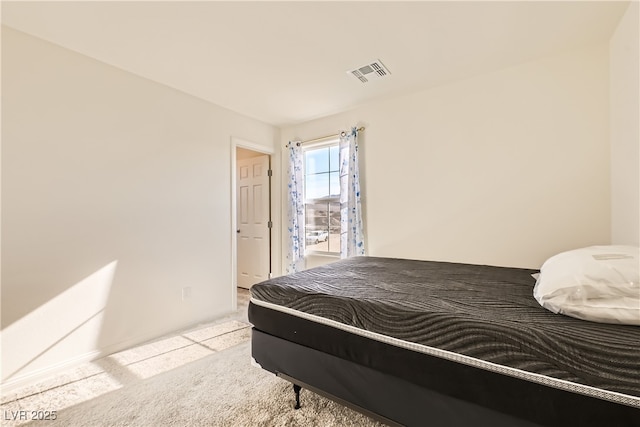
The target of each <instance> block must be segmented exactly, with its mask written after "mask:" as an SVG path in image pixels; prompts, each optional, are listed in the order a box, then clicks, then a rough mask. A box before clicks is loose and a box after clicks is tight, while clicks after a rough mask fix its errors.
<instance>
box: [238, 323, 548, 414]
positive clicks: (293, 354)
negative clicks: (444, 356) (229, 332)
mask: <svg viewBox="0 0 640 427" xmlns="http://www.w3.org/2000/svg"><path fill="white" fill-rule="evenodd" d="M251 340H252V356H253V358H254V360H256V361H257V362H258V363H259V364H260V366H261V367H262V368H263V369H266V370H267V371H270V372H272V373H274V374H276V375H277V376H279V377H281V378H283V379H285V380H287V381H289V382H291V383H292V384H293V385H294V392H295V393H296V395H295V399H296V406H297V407H301V406H303V405H300V401H299V391H300V388H304V389H308V390H310V391H312V392H314V393H317V394H319V395H321V396H324V397H327V398H328V399H331V400H333V401H335V402H337V403H340V404H342V405H344V406H347V407H349V408H351V409H354V410H356V411H358V412H360V413H363V414H364V415H367V416H369V417H371V418H373V419H375V420H377V421H380V422H382V423H384V424H387V425H390V426H402V425H405V426H422V425H429V426H478V427H480V426H487V427H489V426H491V427H520V426H521V427H534V426H537V425H538V424H535V423H532V422H530V421H527V420H523V419H518V418H516V417H513V416H510V415H506V414H503V413H500V412H496V411H493V410H490V409H486V408H483V407H482V406H478V405H475V404H472V403H468V402H465V401H462V400H458V399H455V398H451V397H449V396H446V395H443V394H440V393H437V392H434V391H432V390H429V389H426V388H423V387H419V386H417V385H415V384H412V383H410V382H408V381H405V380H403V379H400V378H397V377H394V376H391V375H387V374H384V373H381V372H379V371H376V370H373V369H370V368H368V367H366V366H362V365H359V364H356V363H353V362H350V361H348V360H344V359H340V358H338V357H335V356H333V355H330V354H327V353H323V352H320V351H317V350H314V349H311V348H308V347H305V346H302V345H299V344H296V343H293V342H290V341H286V340H283V339H281V338H277V337H274V336H272V335H269V334H266V333H263V332H261V331H259V330H256V329H255V328H254V329H253V331H252V338H251Z"/></svg>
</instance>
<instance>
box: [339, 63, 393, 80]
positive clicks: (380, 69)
mask: <svg viewBox="0 0 640 427" xmlns="http://www.w3.org/2000/svg"><path fill="white" fill-rule="evenodd" d="M347 74H351V75H352V76H354V77H355V78H357V79H358V80H360V81H361V82H362V83H367V82H368V81H370V80H375V79H379V78H382V77H387V76H388V75H389V74H391V73H390V72H389V70H388V69H387V68H386V67H385V66H384V64H382V61H380V60H379V59H376V60H373V61H371V62H370V63H368V64H366V65H363V66H361V67H358V68H356V69H354V70H350V71H347Z"/></svg>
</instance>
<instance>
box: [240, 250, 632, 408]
mask: <svg viewBox="0 0 640 427" xmlns="http://www.w3.org/2000/svg"><path fill="white" fill-rule="evenodd" d="M536 272H537V270H529V269H519V268H507V267H492V266H482V265H470V264H458V263H447V262H433V261H416V260H404V259H391V258H376V257H357V258H350V259H346V260H341V261H339V262H336V263H333V264H329V265H325V266H322V267H317V268H313V269H310V270H306V271H302V272H299V273H295V274H292V275H289V276H283V277H278V278H274V279H270V280H268V281H265V282H262V283H259V284H257V285H254V286H253V287H252V288H251V296H252V301H253V302H255V303H258V304H260V303H267V304H271V305H274V306H278V307H285V308H286V309H288V310H291V311H292V312H294V313H296V312H297V313H304V314H306V315H310V316H311V317H316V318H321V319H328V320H329V321H331V322H336V324H340V325H347V326H349V327H353V328H357V329H358V330H362V331H367V332H371V333H374V334H380V335H383V336H387V337H391V338H393V339H397V340H401V341H403V342H408V343H413V344H417V345H419V346H426V347H429V348H435V349H439V350H444V351H446V352H454V353H457V354H461V355H464V356H468V357H470V358H475V359H478V360H481V361H485V362H489V363H492V364H498V365H502V366H507V367H510V368H514V369H517V370H523V371H526V372H531V373H534V374H536V375H543V376H548V377H551V378H554V379H559V380H561V381H569V382H572V383H577V384H583V385H586V386H589V387H594V388H598V389H602V390H607V391H611V392H615V393H621V394H624V395H628V396H632V397H634V399H635V398H637V397H640V351H639V349H640V328H639V327H636V326H628V325H609V324H601V323H594V322H589V321H585V320H579V319H574V318H570V317H566V316H562V315H558V314H553V313H551V312H549V311H547V310H545V309H544V308H543V307H541V306H540V305H539V304H538V303H537V301H536V300H535V299H534V297H533V287H534V285H535V279H534V278H533V277H532V276H531V274H533V273H536Z"/></svg>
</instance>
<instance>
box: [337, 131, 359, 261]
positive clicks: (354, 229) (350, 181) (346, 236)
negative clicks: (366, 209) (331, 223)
mask: <svg viewBox="0 0 640 427" xmlns="http://www.w3.org/2000/svg"><path fill="white" fill-rule="evenodd" d="M339 161H340V258H349V257H353V256H361V255H364V254H365V248H364V232H363V230H364V227H363V223H362V207H361V203H360V171H359V167H358V131H357V129H356V128H352V129H351V132H350V133H347V132H345V133H343V134H342V136H341V137H340V160H339Z"/></svg>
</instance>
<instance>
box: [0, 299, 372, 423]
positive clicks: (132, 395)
mask: <svg viewBox="0 0 640 427" xmlns="http://www.w3.org/2000/svg"><path fill="white" fill-rule="evenodd" d="M239 300H240V299H239ZM244 308H245V307H244V304H241V305H240V308H239V312H238V313H237V315H236V316H231V318H229V317H227V318H225V319H221V320H220V321H218V322H214V323H212V324H209V325H205V326H203V327H200V328H198V329H194V330H191V331H186V332H181V333H178V334H175V335H173V336H170V337H166V338H163V339H161V340H156V341H154V342H151V343H148V344H145V345H142V346H139V347H136V348H133V349H130V350H127V351H124V352H120V353H117V354H114V355H110V356H108V357H105V358H103V359H100V360H98V361H95V362H93V363H91V364H86V365H85V366H83V367H80V368H78V369H75V370H72V371H70V372H68V373H65V374H62V375H59V376H57V377H56V378H52V379H50V380H48V381H46V382H43V383H41V384H39V385H35V386H31V387H29V388H25V389H23V390H18V391H16V392H14V393H13V394H12V395H8V396H3V399H2V402H3V403H2V405H1V407H0V408H1V409H0V410H1V411H2V412H0V416H1V417H2V418H1V421H2V425H3V426H17V425H22V426H88V427H89V426H90V427H99V426H140V427H147V426H234V427H235V426H380V425H381V424H379V423H376V422H375V421H373V420H371V419H370V418H368V417H366V416H364V415H361V414H359V413H357V412H354V411H352V410H350V409H348V408H345V407H343V406H341V405H338V404H336V403H334V402H331V401H329V400H327V399H325V398H323V397H321V396H318V395H316V394H314V393H312V392H310V391H307V390H304V389H303V391H302V393H301V403H302V408H301V409H299V410H294V409H293V405H294V393H293V391H292V387H291V384H290V383H288V382H286V381H284V380H282V379H280V378H277V377H276V376H275V375H273V374H270V373H268V372H266V371H263V370H262V369H259V368H256V367H254V366H251V363H250V342H249V336H250V325H249V324H248V323H246V321H245V318H246V317H245V316H246V313H244V312H243V311H242V310H243V309H244ZM238 319H239V320H238ZM20 411H24V412H20ZM31 411H56V420H54V421H29V420H19V419H18V420H12V418H13V417H15V416H17V417H18V418H21V417H23V416H26V417H27V418H31V415H32V414H31ZM41 415H42V413H41Z"/></svg>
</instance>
